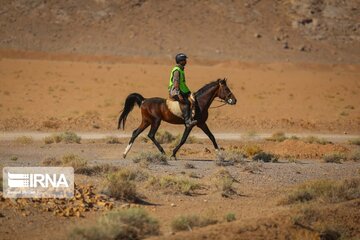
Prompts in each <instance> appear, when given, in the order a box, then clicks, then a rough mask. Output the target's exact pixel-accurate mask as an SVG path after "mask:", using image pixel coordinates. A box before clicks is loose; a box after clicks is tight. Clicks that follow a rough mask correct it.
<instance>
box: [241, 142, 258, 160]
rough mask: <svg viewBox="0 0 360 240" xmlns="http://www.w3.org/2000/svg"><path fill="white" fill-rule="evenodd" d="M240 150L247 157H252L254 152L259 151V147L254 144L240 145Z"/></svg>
mask: <svg viewBox="0 0 360 240" xmlns="http://www.w3.org/2000/svg"><path fill="white" fill-rule="evenodd" d="M241 151H242V152H243V153H244V154H245V155H246V156H248V157H252V156H254V155H255V154H257V153H259V152H261V151H262V150H261V148H260V147H259V146H258V145H256V144H247V145H245V146H244V147H242V149H241Z"/></svg>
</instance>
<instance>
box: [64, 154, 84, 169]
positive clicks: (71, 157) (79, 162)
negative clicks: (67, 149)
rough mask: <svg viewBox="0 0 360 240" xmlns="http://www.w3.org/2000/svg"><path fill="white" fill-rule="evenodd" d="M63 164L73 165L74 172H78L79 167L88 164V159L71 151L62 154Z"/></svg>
mask: <svg viewBox="0 0 360 240" xmlns="http://www.w3.org/2000/svg"><path fill="white" fill-rule="evenodd" d="M61 164H62V165H63V166H68V167H73V168H74V172H75V173H77V170H78V169H80V168H83V167H86V166H87V161H86V160H85V159H83V158H81V157H80V156H78V155H75V154H73V153H69V154H65V155H64V156H62V158H61Z"/></svg>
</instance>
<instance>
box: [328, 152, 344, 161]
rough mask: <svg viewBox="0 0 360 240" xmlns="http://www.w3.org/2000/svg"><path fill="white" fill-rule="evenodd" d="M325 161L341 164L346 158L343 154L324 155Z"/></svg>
mask: <svg viewBox="0 0 360 240" xmlns="http://www.w3.org/2000/svg"><path fill="white" fill-rule="evenodd" d="M323 159H324V161H325V162H327V163H341V161H342V160H346V156H345V154H343V153H338V152H335V153H329V154H326V155H324V157H323Z"/></svg>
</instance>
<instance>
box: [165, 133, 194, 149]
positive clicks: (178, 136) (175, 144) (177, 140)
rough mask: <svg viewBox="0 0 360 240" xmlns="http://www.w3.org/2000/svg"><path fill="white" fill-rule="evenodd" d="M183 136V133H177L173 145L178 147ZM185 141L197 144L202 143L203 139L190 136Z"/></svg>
mask: <svg viewBox="0 0 360 240" xmlns="http://www.w3.org/2000/svg"><path fill="white" fill-rule="evenodd" d="M181 138H182V135H181V134H179V135H177V136H176V138H175V140H174V141H173V142H172V144H171V146H172V147H176V146H177V145H179V143H180V141H181ZM185 143H186V144H196V143H201V141H200V140H199V139H197V138H196V137H194V136H188V138H187V139H186V142H185Z"/></svg>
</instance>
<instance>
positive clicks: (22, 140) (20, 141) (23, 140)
mask: <svg viewBox="0 0 360 240" xmlns="http://www.w3.org/2000/svg"><path fill="white" fill-rule="evenodd" d="M33 142H34V139H33V138H32V137H28V136H21V137H17V138H16V139H15V143H17V144H23V145H26V144H31V143H33Z"/></svg>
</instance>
